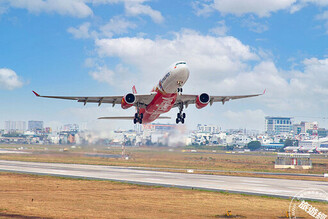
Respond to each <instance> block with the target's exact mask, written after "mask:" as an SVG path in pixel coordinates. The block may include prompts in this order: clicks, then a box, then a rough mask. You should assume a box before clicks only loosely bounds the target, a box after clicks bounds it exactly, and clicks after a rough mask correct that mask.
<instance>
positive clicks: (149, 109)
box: [33, 61, 265, 124]
mask: <svg viewBox="0 0 328 219" xmlns="http://www.w3.org/2000/svg"><path fill="white" fill-rule="evenodd" d="M188 78H189V68H188V66H187V64H186V62H185V61H178V62H175V63H174V64H172V65H171V66H170V67H169V70H168V71H167V73H166V74H165V75H164V77H163V78H162V79H161V80H160V81H159V83H158V84H157V85H156V86H155V87H154V88H153V89H152V90H151V92H150V93H149V94H137V91H136V88H135V86H133V88H132V93H128V94H126V95H125V96H99V97H95V96H94V97H78V96H42V95H39V94H38V93H36V92H35V91H33V93H34V94H35V95H36V96H37V97H45V98H55V99H66V100H75V101H77V102H82V103H84V105H86V104H87V103H98V106H100V105H101V104H102V103H110V104H112V106H113V107H114V106H115V105H116V104H120V105H121V107H122V108H123V109H128V108H130V107H132V106H134V107H136V113H135V115H134V116H121V117H117V116H115V117H100V118H98V119H125V120H133V123H134V124H136V123H140V124H142V123H151V122H153V121H154V120H156V119H170V117H167V116H161V114H163V113H167V112H169V111H170V110H171V109H172V108H175V107H177V108H178V109H179V112H178V113H177V118H176V123H177V124H178V123H180V122H181V123H182V124H183V123H184V122H185V118H186V114H185V113H184V112H183V110H184V108H187V107H188V106H189V105H190V104H195V105H196V108H197V109H201V108H204V107H205V106H207V105H208V104H210V106H212V104H213V103H214V102H222V104H224V103H225V102H227V101H229V100H235V99H242V98H248V97H256V96H260V95H263V94H264V93H265V90H264V92H263V93H261V94H251V95H239V96H210V95H209V94H207V93H202V94H200V95H197V94H196V95H195V94H182V91H183V90H182V87H183V85H184V84H185V83H186V82H187V80H188Z"/></svg>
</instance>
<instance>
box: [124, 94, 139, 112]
mask: <svg viewBox="0 0 328 219" xmlns="http://www.w3.org/2000/svg"><path fill="white" fill-rule="evenodd" d="M135 101H136V96H134V94H132V93H128V94H127V95H125V96H124V97H123V98H122V101H121V107H122V108H123V109H128V108H130V107H131V106H133V104H134V102H135Z"/></svg>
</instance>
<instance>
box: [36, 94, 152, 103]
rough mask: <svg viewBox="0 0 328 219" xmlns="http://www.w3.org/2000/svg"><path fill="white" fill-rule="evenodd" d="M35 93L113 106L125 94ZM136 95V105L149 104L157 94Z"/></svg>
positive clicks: (38, 95) (119, 101)
mask: <svg viewBox="0 0 328 219" xmlns="http://www.w3.org/2000/svg"><path fill="white" fill-rule="evenodd" d="M33 93H34V94H35V95H36V96H37V97H44V98H54V99H64V100H75V101H77V102H82V103H84V105H86V104H87V103H98V106H100V105H101V104H102V103H111V104H112V105H113V106H115V104H121V101H122V98H123V97H124V96H99V97H95V96H92V97H78V96H43V95H40V94H38V93H37V92H35V91H33ZM134 95H135V97H136V101H135V103H134V104H133V105H134V106H137V105H139V106H141V107H142V106H147V105H148V104H149V103H150V102H151V101H152V100H153V99H154V96H155V95H156V93H155V92H152V93H150V94H134Z"/></svg>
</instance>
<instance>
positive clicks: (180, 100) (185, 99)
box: [173, 90, 265, 107]
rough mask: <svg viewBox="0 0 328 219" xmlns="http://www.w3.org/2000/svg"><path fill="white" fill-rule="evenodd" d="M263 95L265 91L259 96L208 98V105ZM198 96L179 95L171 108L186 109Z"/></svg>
mask: <svg viewBox="0 0 328 219" xmlns="http://www.w3.org/2000/svg"><path fill="white" fill-rule="evenodd" d="M263 94H265V90H264V92H263V93H261V94H250V95H237V96H210V102H209V103H210V105H212V104H213V103H214V102H222V104H224V103H225V102H227V101H229V100H236V99H243V98H248V97H256V96H261V95H263ZM197 97H198V95H190V94H180V95H178V97H177V100H176V101H175V104H174V106H173V107H179V106H180V105H181V104H183V105H184V106H186V107H188V105H189V104H195V102H196V99H197Z"/></svg>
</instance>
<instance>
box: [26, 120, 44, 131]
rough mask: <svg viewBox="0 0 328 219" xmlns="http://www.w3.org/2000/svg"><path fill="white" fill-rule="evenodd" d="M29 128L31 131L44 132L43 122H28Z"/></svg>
mask: <svg viewBox="0 0 328 219" xmlns="http://www.w3.org/2000/svg"><path fill="white" fill-rule="evenodd" d="M27 127H28V130H30V131H36V130H42V129H43V121H28V124H27Z"/></svg>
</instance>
